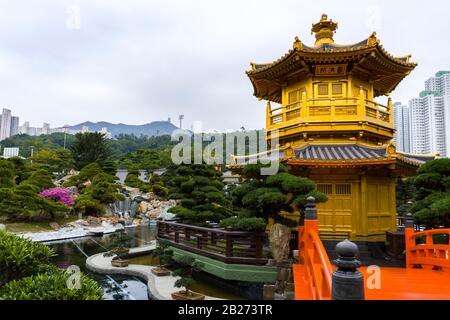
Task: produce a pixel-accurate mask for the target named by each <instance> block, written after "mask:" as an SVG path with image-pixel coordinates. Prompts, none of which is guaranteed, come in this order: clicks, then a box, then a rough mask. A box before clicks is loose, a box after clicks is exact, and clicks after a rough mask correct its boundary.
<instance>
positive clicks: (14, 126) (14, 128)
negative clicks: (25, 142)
mask: <svg viewBox="0 0 450 320" xmlns="http://www.w3.org/2000/svg"><path fill="white" fill-rule="evenodd" d="M19 131H20V130H19V117H11V129H10V134H9V135H10V136H11V137H12V136H15V135H16V134H19Z"/></svg>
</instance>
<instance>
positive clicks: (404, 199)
mask: <svg viewBox="0 0 450 320" xmlns="http://www.w3.org/2000/svg"><path fill="white" fill-rule="evenodd" d="M415 192H416V191H415V188H414V177H409V178H400V177H399V178H398V179H397V185H396V189H395V194H396V204H397V214H398V215H399V216H402V217H404V216H406V214H408V213H409V212H411V204H412V203H413V201H414V197H415Z"/></svg>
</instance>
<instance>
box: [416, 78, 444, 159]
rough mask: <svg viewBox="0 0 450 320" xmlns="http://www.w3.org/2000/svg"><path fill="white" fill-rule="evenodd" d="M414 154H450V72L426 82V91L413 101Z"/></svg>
mask: <svg viewBox="0 0 450 320" xmlns="http://www.w3.org/2000/svg"><path fill="white" fill-rule="evenodd" d="M409 108H410V143H411V152H412V153H418V154H428V153H439V155H440V156H441V157H448V156H449V155H450V71H439V72H437V73H436V75H435V76H434V77H431V78H430V79H428V80H427V81H425V90H424V91H422V92H421V93H420V95H419V97H417V98H413V99H411V100H410V101H409Z"/></svg>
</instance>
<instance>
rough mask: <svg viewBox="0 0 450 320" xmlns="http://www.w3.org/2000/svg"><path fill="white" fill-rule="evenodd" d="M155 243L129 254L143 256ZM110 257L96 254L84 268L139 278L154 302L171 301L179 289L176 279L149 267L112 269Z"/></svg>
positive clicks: (207, 297)
mask: <svg viewBox="0 0 450 320" xmlns="http://www.w3.org/2000/svg"><path fill="white" fill-rule="evenodd" d="M155 247H156V245H155V243H153V244H151V245H148V246H143V247H138V248H132V249H130V254H138V253H139V254H145V253H149V252H150V251H152V250H153V249H155ZM111 260H112V257H104V256H103V253H98V254H95V255H93V256H90V257H89V258H87V259H86V268H87V269H89V270H91V271H93V272H96V273H100V274H122V275H131V276H135V277H139V278H141V279H144V280H145V281H147V288H148V293H149V295H150V296H151V297H152V298H153V299H155V300H173V299H172V297H171V293H172V292H175V291H178V290H180V289H178V288H175V286H174V284H175V281H176V280H177V279H178V277H173V276H164V277H157V276H155V275H154V274H153V273H152V272H151V268H152V267H150V266H145V265H138V264H130V265H128V267H122V268H119V267H113V266H112V265H111ZM205 299H206V300H222V299H219V298H216V297H210V296H206V297H205Z"/></svg>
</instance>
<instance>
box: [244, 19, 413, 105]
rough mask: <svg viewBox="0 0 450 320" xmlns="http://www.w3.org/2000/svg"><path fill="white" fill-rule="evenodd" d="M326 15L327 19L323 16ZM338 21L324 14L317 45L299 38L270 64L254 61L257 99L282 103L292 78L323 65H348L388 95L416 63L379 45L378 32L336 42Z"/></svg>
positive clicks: (251, 74) (315, 29)
mask: <svg viewBox="0 0 450 320" xmlns="http://www.w3.org/2000/svg"><path fill="white" fill-rule="evenodd" d="M324 18H325V19H324ZM336 28H337V23H335V22H332V21H331V20H327V17H326V16H325V15H324V16H322V19H321V21H320V22H319V23H317V24H314V25H313V29H312V31H313V32H315V33H316V40H317V41H316V44H315V45H314V46H307V45H304V44H303V43H302V42H301V41H300V40H299V39H298V38H297V37H296V38H295V41H294V43H293V48H292V49H290V50H289V51H288V52H287V53H286V54H285V55H284V56H282V57H281V58H279V59H278V60H276V61H274V62H271V63H264V64H257V63H251V68H252V69H251V70H248V71H246V73H247V75H248V77H249V78H250V80H251V82H252V84H253V87H254V95H255V96H257V97H258V98H261V99H265V100H269V101H274V102H277V103H281V88H282V84H283V83H285V82H286V81H287V80H288V79H289V77H291V76H294V75H295V77H297V78H298V77H308V76H311V75H314V74H315V69H316V67H318V66H321V65H331V64H336V65H339V64H340V65H344V64H345V65H346V72H347V73H352V74H353V75H356V76H358V77H360V78H362V79H364V80H365V81H373V86H374V93H375V96H380V95H388V94H389V93H390V92H392V91H393V90H394V89H395V88H396V86H397V85H398V84H399V83H400V82H401V80H403V78H404V77H405V76H407V75H408V74H409V73H410V72H411V71H412V70H413V69H414V68H415V67H416V66H417V64H416V63H413V62H410V61H409V59H410V55H407V56H403V57H394V56H392V55H391V54H389V53H388V52H387V51H386V50H385V49H384V47H383V46H382V45H381V44H380V41H379V39H377V37H376V33H375V32H374V33H372V34H371V35H370V36H369V37H368V38H367V39H364V40H362V41H360V42H358V43H355V44H350V45H341V44H336V43H334V40H333V38H332V34H333V33H334V31H335V29H336Z"/></svg>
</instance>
